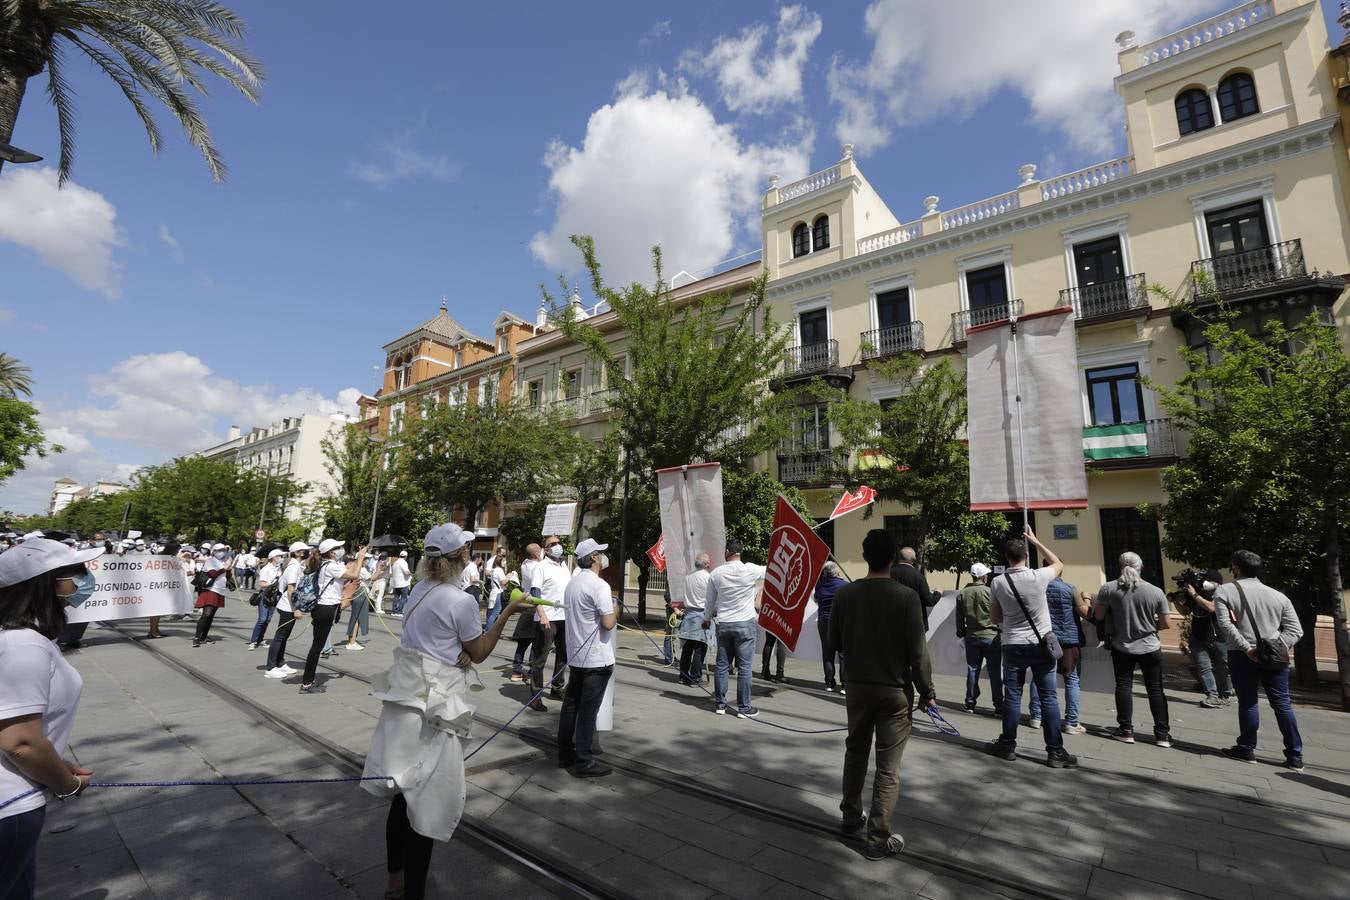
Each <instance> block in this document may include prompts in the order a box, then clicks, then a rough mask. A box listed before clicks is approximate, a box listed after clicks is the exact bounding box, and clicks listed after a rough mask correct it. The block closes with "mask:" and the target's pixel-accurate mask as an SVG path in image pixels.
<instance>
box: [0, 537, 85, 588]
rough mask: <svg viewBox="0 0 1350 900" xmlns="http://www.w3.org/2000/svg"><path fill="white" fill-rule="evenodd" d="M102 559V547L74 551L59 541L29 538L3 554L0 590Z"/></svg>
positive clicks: (0, 565)
mask: <svg viewBox="0 0 1350 900" xmlns="http://www.w3.org/2000/svg"><path fill="white" fill-rule="evenodd" d="M102 555H103V548H102V547H96V548H90V549H89V550H73V549H71V548H70V547H67V546H66V545H65V544H63V543H61V542H60V541H53V540H51V539H49V538H30V539H28V540H26V541H24V542H23V543H22V544H21V545H19V546H17V547H15V548H13V549H12V550H6V551H5V552H4V553H0V588H7V587H9V586H11V585H15V584H19V583H20V582H23V581H27V580H28V579H30V578H36V577H37V576H39V575H41V574H42V573H43V572H50V571H52V570H53V569H64V568H66V567H67V566H78V565H83V564H84V563H87V562H89V560H91V559H96V558H98V557H100V556H102Z"/></svg>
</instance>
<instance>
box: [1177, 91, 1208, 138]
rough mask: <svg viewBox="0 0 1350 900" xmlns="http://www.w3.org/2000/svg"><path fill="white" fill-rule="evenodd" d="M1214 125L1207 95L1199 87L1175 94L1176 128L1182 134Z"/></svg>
mask: <svg viewBox="0 0 1350 900" xmlns="http://www.w3.org/2000/svg"><path fill="white" fill-rule="evenodd" d="M1213 127H1214V110H1213V108H1211V107H1210V105H1209V95H1208V94H1206V93H1205V92H1204V91H1202V90H1200V89H1199V88H1191V89H1190V90H1185V91H1182V92H1181V93H1180V94H1177V130H1178V131H1179V132H1181V134H1183V135H1187V134H1193V133H1195V132H1197V131H1204V130H1205V129H1206V128H1213Z"/></svg>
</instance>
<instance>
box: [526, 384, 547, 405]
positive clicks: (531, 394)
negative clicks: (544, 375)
mask: <svg viewBox="0 0 1350 900" xmlns="http://www.w3.org/2000/svg"><path fill="white" fill-rule="evenodd" d="M526 396H527V397H528V398H529V404H530V408H532V409H538V408H539V407H540V405H541V404H542V403H543V402H544V383H543V382H542V381H539V380H538V379H536V380H534V381H531V382H530V383H529V384H528V385H526Z"/></svg>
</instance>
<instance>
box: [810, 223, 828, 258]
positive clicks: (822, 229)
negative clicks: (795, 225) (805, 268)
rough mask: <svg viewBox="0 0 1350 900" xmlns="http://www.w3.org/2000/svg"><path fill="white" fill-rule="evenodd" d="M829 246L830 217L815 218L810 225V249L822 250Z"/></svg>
mask: <svg viewBox="0 0 1350 900" xmlns="http://www.w3.org/2000/svg"><path fill="white" fill-rule="evenodd" d="M829 246H830V217H829V216H817V217H816V221H815V222H813V223H812V224H811V249H812V250H824V249H825V248H827V247H829Z"/></svg>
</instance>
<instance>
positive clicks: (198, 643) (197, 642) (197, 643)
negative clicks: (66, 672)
mask: <svg viewBox="0 0 1350 900" xmlns="http://www.w3.org/2000/svg"><path fill="white" fill-rule="evenodd" d="M201 645H202V642H201V641H199V640H197V639H196V638H193V639H192V646H194V647H200V646H201ZM66 646H67V647H69V646H70V645H69V644H67V645H66Z"/></svg>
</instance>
